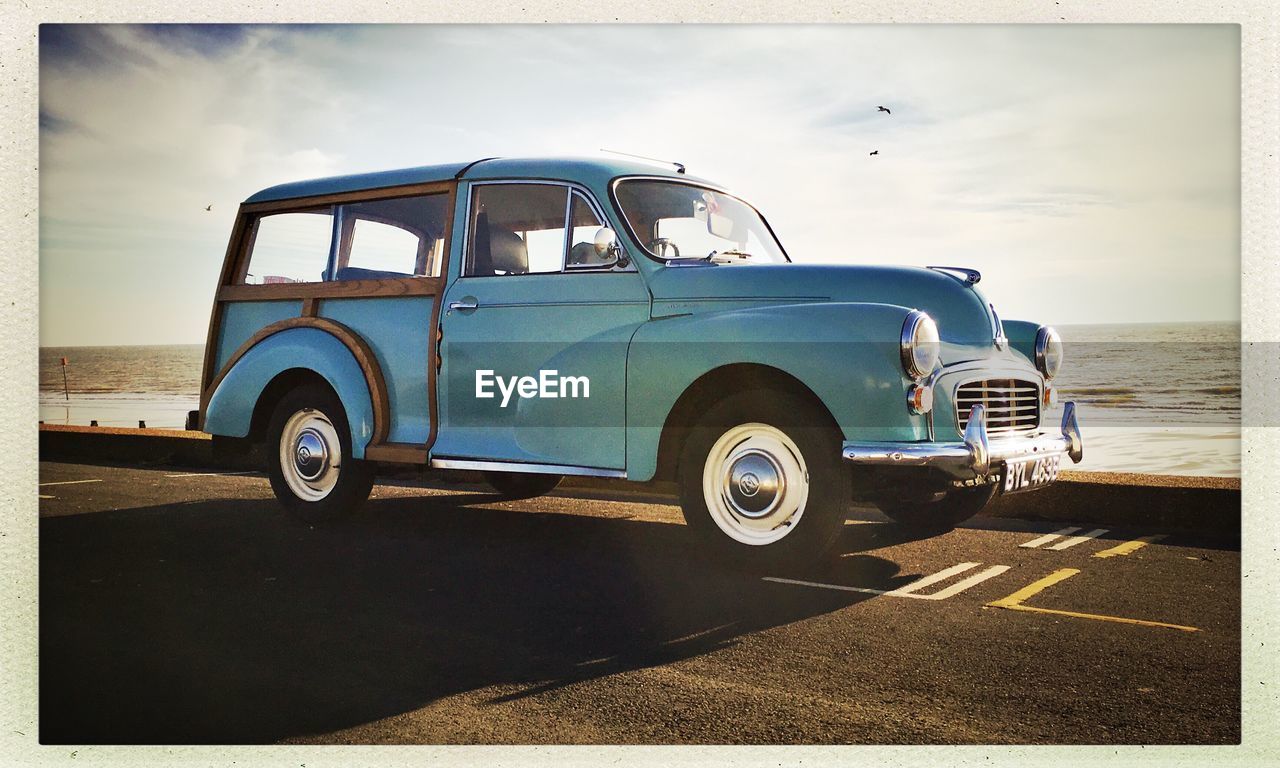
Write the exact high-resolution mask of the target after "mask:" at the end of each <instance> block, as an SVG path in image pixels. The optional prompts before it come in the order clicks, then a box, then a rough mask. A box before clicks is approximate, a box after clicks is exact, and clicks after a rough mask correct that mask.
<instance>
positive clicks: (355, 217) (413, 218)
mask: <svg viewBox="0 0 1280 768" xmlns="http://www.w3.org/2000/svg"><path fill="white" fill-rule="evenodd" d="M448 200H449V196H448V195H447V194H435V195H425V196H418V197H399V198H393V199H390V200H374V201H370V202H361V203H349V204H347V205H343V206H340V207H339V210H338V216H339V219H340V220H341V222H342V225H341V226H342V240H341V247H340V248H339V249H338V253H337V262H336V264H335V265H334V266H335V269H334V279H335V280H377V279H380V278H389V277H422V276H426V275H430V276H433V277H434V276H439V274H440V262H441V256H442V255H443V253H444V239H443V238H444V225H445V217H446V216H447V214H448V211H447V206H448Z"/></svg>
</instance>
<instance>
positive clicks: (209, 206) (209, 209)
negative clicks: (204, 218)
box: [204, 203, 213, 211]
mask: <svg viewBox="0 0 1280 768" xmlns="http://www.w3.org/2000/svg"><path fill="white" fill-rule="evenodd" d="M204 209H205V210H206V211H212V210H213V203H209V204H208V205H206V206H205V207H204Z"/></svg>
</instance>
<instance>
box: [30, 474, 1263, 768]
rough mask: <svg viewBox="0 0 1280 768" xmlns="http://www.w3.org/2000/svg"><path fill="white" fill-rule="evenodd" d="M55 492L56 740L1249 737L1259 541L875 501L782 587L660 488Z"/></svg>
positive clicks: (47, 477) (221, 477)
mask: <svg viewBox="0 0 1280 768" xmlns="http://www.w3.org/2000/svg"><path fill="white" fill-rule="evenodd" d="M40 483H41V487H40V494H41V501H40V510H41V521H40V540H39V541H40V673H39V679H40V739H41V741H42V742H43V743H75V744H87V743H260V742H280V741H284V742H316V743H548V742H554V743H688V742H697V743H762V742H764V743H866V742H871V743H900V742H906V743H1008V742H1014V743H1213V744H1223V743H1235V742H1238V741H1239V735H1240V555H1239V542H1238V540H1223V539H1214V538H1212V537H1205V536H1186V535H1181V536H1180V535H1167V536H1165V537H1164V538H1157V539H1154V540H1142V539H1143V537H1156V536H1161V535H1162V534H1163V532H1161V531H1138V530H1131V531H1118V530H1108V531H1105V532H1101V533H1095V532H1094V527H1093V526H1080V530H1078V531H1066V532H1062V533H1059V534H1058V535H1056V536H1053V535H1052V534H1054V533H1055V532H1057V531H1059V530H1060V529H1062V528H1064V527H1071V526H1066V525H1065V524H1061V523H1059V524H1049V523H1034V522H1028V521H1019V520H1007V519H1000V520H995V519H983V518H978V519H976V520H975V521H973V522H972V523H971V524H969V525H967V526H966V527H964V528H961V529H958V530H956V531H953V532H950V533H947V534H945V535H942V536H937V537H933V538H925V539H919V540H912V539H910V538H905V537H904V536H903V535H902V534H901V532H900V531H899V530H898V529H897V528H896V527H895V526H893V525H891V524H889V523H888V522H886V521H885V519H884V518H882V517H880V516H879V515H878V514H876V513H874V512H871V511H865V510H859V509H855V510H853V512H852V514H853V518H852V519H851V521H850V524H849V525H847V526H846V528H845V533H844V536H843V538H842V540H841V542H840V547H839V552H838V556H837V557H833V558H832V559H831V561H830V562H829V563H824V564H822V565H820V566H815V567H814V568H813V569H810V570H808V571H806V572H802V573H777V574H764V575H763V576H762V575H761V574H751V573H746V572H740V571H734V570H730V569H726V568H723V567H719V566H717V565H715V564H711V563H708V562H706V561H705V560H704V559H703V558H702V557H701V553H700V552H699V551H698V549H697V548H696V547H694V546H691V543H690V542H689V541H688V540H687V537H686V535H685V534H686V529H685V527H684V526H683V525H682V524H681V521H680V514H679V510H678V509H676V508H675V507H673V506H670V505H666V504H660V503H652V500H647V499H631V500H626V501H618V500H604V499H600V498H595V499H592V498H582V497H570V496H564V495H553V496H550V497H545V498H542V499H536V500H530V501H518V502H501V501H495V497H494V496H492V495H488V494H487V493H485V492H484V491H483V489H480V488H473V487H469V486H468V487H455V488H428V487H420V486H415V485H411V484H398V485H380V486H378V487H377V488H375V490H374V498H373V499H372V500H371V501H370V502H369V503H368V505H367V506H366V507H365V509H364V511H363V512H362V513H361V514H360V515H358V516H356V517H355V518H353V519H351V520H348V521H344V522H341V523H336V524H330V525H326V526H316V527H311V526H308V525H306V524H303V523H299V522H295V521H293V520H291V519H289V518H286V517H285V516H284V515H283V514H282V513H281V512H280V511H279V509H278V507H277V506H276V504H275V502H274V500H273V498H272V496H271V490H270V488H269V486H268V484H267V481H266V479H265V478H264V477H263V476H261V475H257V474H248V475H244V474H239V475H237V474H224V473H214V474H197V473H194V472H193V471H191V470H179V469H132V468H120V467H103V466H92V465H74V464H57V463H48V462H45V463H42V464H41V478H40ZM1089 534H1094V535H1093V536H1092V537H1090V538H1077V537H1085V536H1088V535H1089ZM1037 540H1039V541H1037ZM1129 542H1137V543H1129ZM1030 543H1035V546H1023V545H1027V544H1030ZM1099 554H1106V556H1104V557H1098V555H1099ZM766 577H767V578H766ZM934 577H936V578H934ZM921 579H928V581H924V582H921V583H918V584H917V583H915V582H918V581H920V580H921ZM797 582H805V583H797ZM894 590H899V591H898V592H897V593H893V592H894ZM885 593H890V594H885ZM1001 601H1003V605H1004V606H1005V607H996V606H991V605H989V604H991V603H1000V602H1001ZM1133 620H1137V621H1138V622H1146V623H1134V621H1133Z"/></svg>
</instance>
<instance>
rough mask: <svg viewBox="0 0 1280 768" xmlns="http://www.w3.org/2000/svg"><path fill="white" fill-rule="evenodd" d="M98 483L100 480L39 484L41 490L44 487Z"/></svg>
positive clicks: (60, 481)
mask: <svg viewBox="0 0 1280 768" xmlns="http://www.w3.org/2000/svg"><path fill="white" fill-rule="evenodd" d="M100 482H102V481H101V480H59V481H58V482H56V483H40V487H41V488H43V487H45V486H46V485H75V484H77V483H100Z"/></svg>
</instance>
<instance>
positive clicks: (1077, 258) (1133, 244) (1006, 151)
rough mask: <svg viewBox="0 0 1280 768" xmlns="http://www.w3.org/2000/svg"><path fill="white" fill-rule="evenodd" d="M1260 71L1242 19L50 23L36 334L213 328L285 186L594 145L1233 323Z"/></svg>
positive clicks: (823, 227)
mask: <svg viewBox="0 0 1280 768" xmlns="http://www.w3.org/2000/svg"><path fill="white" fill-rule="evenodd" d="M1239 93H1240V88H1239V28H1238V27H1236V26H1233V25H1208V26H1201V25H1167V26H1165V25H1141V26H1136V25H1135V26H1127V25H1126V26H1121V25H1111V26H1088V25H1063V26H1054V25H1040V26H1014V25H997V26H979V25H938V26H924V25H893V26H881V25H865V26H863V25H859V26H835V25H819V26H759V27H750V26H694V25H671V26H662V25H653V26H533V25H530V26H448V25H438V26H437V25H406V26H379V25H371V26H319V25H303V26H284V25H281V26H260V25H259V26H235V25H203V26H179V25H153V26H123V25H49V24H45V25H42V26H41V35H40V159H39V162H40V334H41V344H42V345H43V346H76V345H99V344H181V343H203V341H204V337H205V331H206V324H207V322H208V318H209V310H210V307H211V302H212V297H213V291H214V287H215V283H216V281H217V277H218V272H219V269H220V267H221V263H222V259H223V256H224V253H225V250H226V246H227V238H228V235H229V234H230V231H231V225H232V222H233V220H234V217H235V211H236V206H237V205H238V204H239V203H240V201H242V200H244V199H245V198H246V197H248V196H249V195H251V194H252V193H253V192H255V191H257V190H258V189H261V188H263V187H267V186H271V185H274V184H278V183H282V182H286V181H296V180H300V179H306V178H313V177H317V176H327V175H334V174H343V173H354V172H363V171H373V170H383V169H388V168H397V167H407V166H416V165H428V164H433V163H446V162H457V161H470V160H473V159H477V158H480V157H490V156H537V155H591V154H595V153H597V151H598V150H599V149H601V148H605V149H614V150H620V151H625V152H631V153H636V154H641V155H648V156H652V157H659V158H669V159H672V160H678V161H680V162H682V163H684V164H685V165H687V166H688V168H689V172H690V173H691V174H695V175H698V176H701V177H704V178H710V179H713V180H715V181H717V182H719V183H721V184H723V185H724V186H726V187H728V188H729V189H731V190H733V191H734V192H735V193H736V194H738V195H740V196H741V197H743V198H745V199H747V200H748V201H750V202H752V203H753V204H754V205H755V206H756V207H757V208H759V209H760V210H761V211H762V212H763V213H764V215H765V216H766V218H768V219H769V222H770V224H771V225H772V227H773V229H774V231H775V232H776V233H777V234H778V236H779V238H780V239H781V241H782V242H783V244H784V246H785V247H786V249H787V251H788V253H789V254H790V256H791V257H792V259H793V260H794V261H797V262H808V263H847V264H867V263H872V264H874V263H894V264H914V265H926V264H944V265H961V266H967V267H973V268H976V269H978V270H980V271H981V272H982V274H983V279H982V284H981V288H982V289H983V290H984V292H985V293H986V295H987V297H988V298H989V299H990V300H992V301H993V302H995V304H996V307H997V309H998V310H999V311H1000V314H1001V316H1002V317H1005V318H1009V319H1014V318H1017V319H1028V320H1034V321H1036V322H1046V323H1055V324H1079V323H1116V322H1173V321H1197V322H1198V321H1238V320H1239V317H1240V287H1239V284H1240V227H1239V219H1240V215H1239V210H1240V195H1239V179H1240V163H1239V157H1240V138H1239V137H1240V119H1239V114H1240V112H1239V105H1240V100H1239ZM879 105H885V106H887V107H888V108H889V109H891V110H892V114H889V115H886V114H884V113H881V112H879V111H877V109H876V107H877V106H879ZM872 151H876V152H878V154H876V155H874V156H873V155H871V154H870V153H871V152H872ZM208 205H212V206H213V208H212V210H211V211H206V210H205V207H206V206H208Z"/></svg>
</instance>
